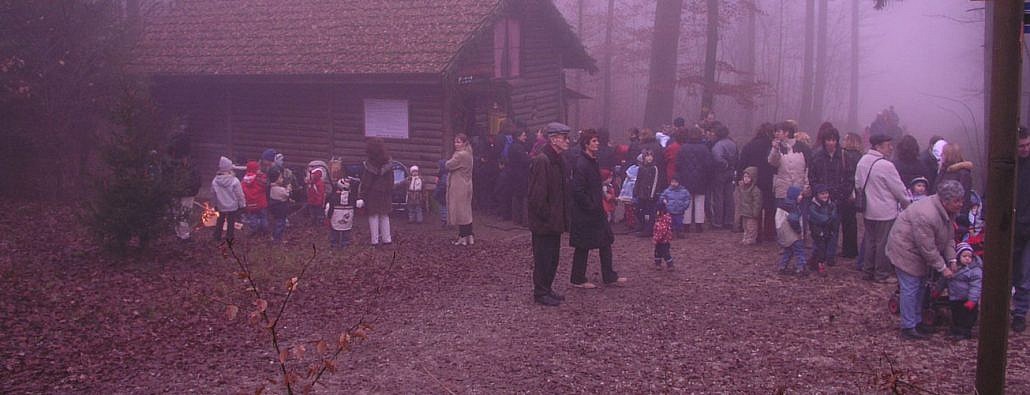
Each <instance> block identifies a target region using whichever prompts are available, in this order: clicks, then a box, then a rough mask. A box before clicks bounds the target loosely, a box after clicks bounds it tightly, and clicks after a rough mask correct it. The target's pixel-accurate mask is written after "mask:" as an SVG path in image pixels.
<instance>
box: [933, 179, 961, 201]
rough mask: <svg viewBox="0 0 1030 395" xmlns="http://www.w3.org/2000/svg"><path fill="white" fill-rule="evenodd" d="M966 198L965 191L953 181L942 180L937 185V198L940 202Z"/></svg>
mask: <svg viewBox="0 0 1030 395" xmlns="http://www.w3.org/2000/svg"><path fill="white" fill-rule="evenodd" d="M965 196H966V189H965V188H963V187H962V184H959V182H958V181H955V180H944V181H941V182H940V183H938V184H937V197H938V198H939V199H940V200H941V201H949V200H954V199H962V198H964V197H965Z"/></svg>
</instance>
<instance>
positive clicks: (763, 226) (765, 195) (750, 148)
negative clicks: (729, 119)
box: [737, 122, 776, 241]
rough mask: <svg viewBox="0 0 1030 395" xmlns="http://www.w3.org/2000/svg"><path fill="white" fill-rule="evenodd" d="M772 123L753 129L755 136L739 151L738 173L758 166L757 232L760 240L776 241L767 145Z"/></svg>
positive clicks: (774, 212)
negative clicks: (760, 214)
mask: <svg viewBox="0 0 1030 395" xmlns="http://www.w3.org/2000/svg"><path fill="white" fill-rule="evenodd" d="M772 135H773V125H772V124H771V123H768V122H766V123H763V124H762V125H761V126H759V127H758V130H756V131H755V137H754V138H753V139H751V141H750V142H748V143H747V144H745V145H744V149H742V150H741V151H740V161H738V165H737V170H738V174H743V172H744V169H746V168H748V167H757V168H758V179H757V180H756V181H755V185H756V186H757V187H758V190H760V191H762V213H763V216H762V217H761V218H759V227H758V230H759V232H758V234H759V240H761V241H776V222H775V218H776V197H775V196H774V195H773V181H772V180H773V175H774V174H776V168H775V167H772V165H770V164H769V146H771V145H772Z"/></svg>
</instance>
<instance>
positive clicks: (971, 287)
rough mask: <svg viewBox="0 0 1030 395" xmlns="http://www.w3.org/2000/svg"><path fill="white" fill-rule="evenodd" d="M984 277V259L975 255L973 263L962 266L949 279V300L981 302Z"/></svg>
mask: <svg viewBox="0 0 1030 395" xmlns="http://www.w3.org/2000/svg"><path fill="white" fill-rule="evenodd" d="M983 279H984V271H983V261H981V260H980V257H978V256H974V257H973V263H970V264H969V265H968V266H962V267H960V268H959V269H958V271H956V272H955V276H954V277H952V278H950V279H948V300H968V301H972V302H974V303H980V293H981V291H983Z"/></svg>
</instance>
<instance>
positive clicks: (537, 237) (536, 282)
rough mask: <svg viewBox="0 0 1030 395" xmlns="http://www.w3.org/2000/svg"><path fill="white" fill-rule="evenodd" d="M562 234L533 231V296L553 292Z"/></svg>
mask: <svg viewBox="0 0 1030 395" xmlns="http://www.w3.org/2000/svg"><path fill="white" fill-rule="evenodd" d="M560 252H561V234H556V235H549V234H537V233H533V297H537V298H539V297H542V296H545V295H549V294H551V293H552V291H551V284H553V283H554V275H555V273H557V272H558V256H559V253H560Z"/></svg>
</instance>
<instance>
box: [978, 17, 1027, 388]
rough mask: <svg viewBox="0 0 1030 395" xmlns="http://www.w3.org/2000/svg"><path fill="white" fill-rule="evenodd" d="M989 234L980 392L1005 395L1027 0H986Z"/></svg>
mask: <svg viewBox="0 0 1030 395" xmlns="http://www.w3.org/2000/svg"><path fill="white" fill-rule="evenodd" d="M986 5H987V19H986V22H987V23H986V35H985V40H986V45H985V48H986V51H987V56H986V58H987V70H986V71H987V74H986V77H987V78H986V81H985V83H986V86H987V96H986V97H987V102H986V107H985V108H986V111H985V112H986V115H987V122H986V123H987V139H988V142H987V144H988V147H990V149H989V150H988V157H987V162H988V166H989V172H988V174H990V177H989V178H988V180H987V196H989V198H988V200H987V204H988V207H987V208H986V211H987V212H986V215H987V218H986V223H987V225H986V226H987V228H988V229H989V230H987V234H989V235H990V236H989V237H987V239H986V247H985V255H984V258H985V259H984V260H985V262H984V287H983V295H982V297H981V298H980V301H981V305H980V317H981V321H980V339H979V346H978V347H977V356H976V391H977V393H980V394H1003V393H1005V368H1006V351H1007V349H1008V334H1009V325H1008V318H1009V299H1010V298H1011V290H1012V283H1011V276H1012V273H1011V272H1012V270H1011V269H1012V228H1013V221H1012V219H1013V217H1014V215H1013V211H1014V210H1013V208H1014V207H1015V204H1014V198H1015V182H1013V181H1014V180H1015V179H1016V141H1017V140H1018V134H1017V133H1018V131H1017V130H1018V127H1019V99H1020V97H1019V86H1020V84H1019V80H1020V75H1019V73H1020V60H1021V54H1020V50H1021V48H1020V40H1021V38H1022V32H1023V0H991V1H987V2H986Z"/></svg>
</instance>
